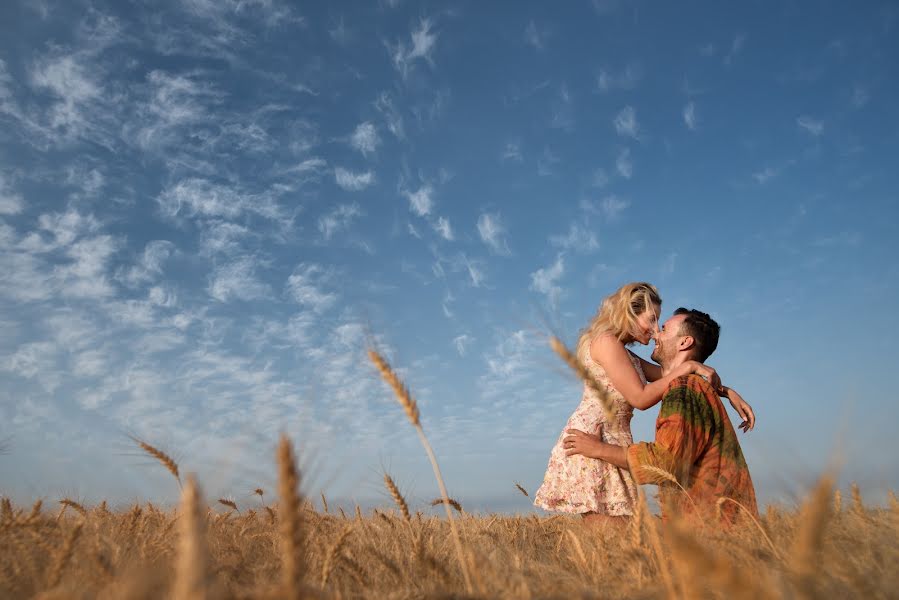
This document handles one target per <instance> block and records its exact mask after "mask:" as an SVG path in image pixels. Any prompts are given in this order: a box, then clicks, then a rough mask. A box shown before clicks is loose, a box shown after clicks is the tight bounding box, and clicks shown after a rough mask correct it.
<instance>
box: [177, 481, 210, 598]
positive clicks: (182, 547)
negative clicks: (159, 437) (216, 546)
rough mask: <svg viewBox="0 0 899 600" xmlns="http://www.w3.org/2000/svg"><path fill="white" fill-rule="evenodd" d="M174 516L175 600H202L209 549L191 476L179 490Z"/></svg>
mask: <svg viewBox="0 0 899 600" xmlns="http://www.w3.org/2000/svg"><path fill="white" fill-rule="evenodd" d="M179 510H180V515H179V518H178V550H177V560H176V562H175V583H174V585H173V586H172V587H173V589H172V597H173V598H174V599H175V600H202V599H204V598H206V597H207V594H208V591H207V578H208V575H207V573H208V567H209V552H208V550H207V548H206V515H205V514H204V512H205V511H204V507H203V495H202V492H201V491H200V487H199V485H197V481H196V479H195V478H194V477H193V476H192V475H188V476H187V480H186V482H185V485H184V487H183V488H182V491H181V506H180V507H179Z"/></svg>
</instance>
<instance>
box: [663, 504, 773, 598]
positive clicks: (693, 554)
mask: <svg viewBox="0 0 899 600" xmlns="http://www.w3.org/2000/svg"><path fill="white" fill-rule="evenodd" d="M666 537H667V538H668V540H669V542H670V545H671V550H672V552H671V554H672V558H673V562H674V566H675V568H676V569H677V570H678V572H679V574H680V575H681V576H680V577H679V580H680V583H681V587H682V590H681V591H682V596H683V597H685V598H707V597H710V596H711V594H713V593H714V592H716V591H717V592H719V593H720V595H721V596H722V597H725V598H746V599H747V600H748V599H755V598H759V597H763V596H764V594H763V593H761V590H760V589H759V586H758V585H757V583H756V580H757V575H756V574H753V575H752V576H747V575H743V574H742V573H741V571H740V569H738V568H737V567H736V565H735V564H734V563H733V561H731V560H728V559H727V558H726V556H725V555H724V554H723V553H718V552H709V551H708V550H707V549H706V547H705V546H704V544H702V543H701V542H700V541H699V540H697V539H696V537H695V536H694V535H693V534H692V533H691V532H690V529H689V528H688V527H686V526H685V525H684V524H683V523H681V522H678V521H673V522H671V523H669V525H668V527H667V528H666ZM703 579H708V580H710V581H711V583H714V584H717V586H718V589H712V590H710V589H708V588H706V587H705V586H703V585H702V583H703V581H702V580H703Z"/></svg>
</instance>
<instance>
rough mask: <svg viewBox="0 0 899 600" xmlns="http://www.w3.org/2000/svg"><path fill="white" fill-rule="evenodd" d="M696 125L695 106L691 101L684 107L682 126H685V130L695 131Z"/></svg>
mask: <svg viewBox="0 0 899 600" xmlns="http://www.w3.org/2000/svg"><path fill="white" fill-rule="evenodd" d="M696 123H697V118H696V104H694V103H693V101H692V100H691V101H690V102H687V105H686V106H684V124H685V125H686V126H687V129H689V130H690V131H694V130H695V129H696Z"/></svg>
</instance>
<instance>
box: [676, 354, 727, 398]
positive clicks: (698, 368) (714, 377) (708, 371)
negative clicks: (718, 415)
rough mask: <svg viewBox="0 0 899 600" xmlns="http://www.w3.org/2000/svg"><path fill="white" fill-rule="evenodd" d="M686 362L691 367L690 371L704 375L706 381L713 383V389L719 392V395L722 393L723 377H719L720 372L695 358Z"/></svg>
mask: <svg viewBox="0 0 899 600" xmlns="http://www.w3.org/2000/svg"><path fill="white" fill-rule="evenodd" d="M684 364H685V365H687V367H688V368H689V371H688V373H695V374H697V375H699V376H700V377H704V378H705V379H706V381H708V382H709V383H710V384H711V386H712V389H713V390H715V391H716V392H718V395H721V391H722V390H723V388H722V387H721V378H720V377H718V372H717V371H715V369H713V368H712V367H710V366H708V365H704V364H702V363H701V362H697V361H695V360H688V361H687V362H685V363H684Z"/></svg>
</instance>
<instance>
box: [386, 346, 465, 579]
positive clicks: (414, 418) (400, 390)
mask: <svg viewBox="0 0 899 600" xmlns="http://www.w3.org/2000/svg"><path fill="white" fill-rule="evenodd" d="M368 358H369V359H370V360H371V362H373V363H374V365H375V367H376V368H377V369H378V372H379V373H380V374H381V377H382V378H383V379H384V381H386V382H387V383H388V385H390V387H391V388H393V393H394V394H395V395H396V398H397V400H398V401H399V403H400V406H402V407H403V410H405V411H406V417H408V419H409V422H410V423H411V424H412V426H413V427H415V431H416V433H418V439H419V440H421V445H422V446H423V447H424V449H425V453H426V454H427V455H428V460H430V461H431V468H432V469H433V470H434V477H435V478H436V479H437V486H438V487H439V488H440V495H441V496H442V497H443V502H444V504H443V506H444V508H445V509H446V519H447V521H448V522H449V526H450V532H451V533H452V536H453V543H454V544H455V546H456V554H457V555H458V557H459V563H460V566H461V568H462V577H463V578H464V579H465V588H466V590H467V591H468V593H469V594H471V593H473V592H474V588H473V587H472V585H471V575H470V573H469V565H468V559H467V558H466V556H465V551H464V550H463V548H462V539H461V538H460V537H459V531H458V530H457V529H456V522H455V520H454V519H453V513H452V511H450V504H449V500H450V497H449V494H448V493H447V492H446V485H445V484H444V483H443V475H441V474H440V466H439V465H438V464H437V457H436V456H435V455H434V450H433V449H432V448H431V443H430V442H429V441H428V438H427V436H426V435H425V432H424V429H422V427H421V417H420V415H419V412H418V404H417V403H416V402H415V399H414V398H413V397H412V394H411V393H410V392H409V389H408V388H407V387H406V386H405V385H403V382H402V381H401V380H400V378H399V377H398V376H397V375H396V373H394V372H393V369H391V368H390V364H389V363H388V362H387V361H386V360H384V357H382V356H381V355H380V354H378V353H377V352H375V351H374V350H369V351H368Z"/></svg>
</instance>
